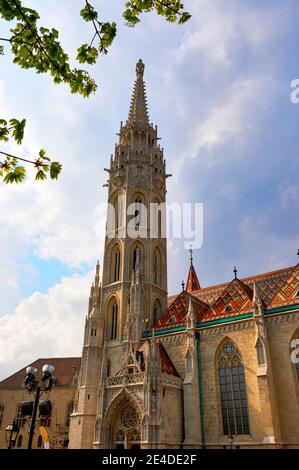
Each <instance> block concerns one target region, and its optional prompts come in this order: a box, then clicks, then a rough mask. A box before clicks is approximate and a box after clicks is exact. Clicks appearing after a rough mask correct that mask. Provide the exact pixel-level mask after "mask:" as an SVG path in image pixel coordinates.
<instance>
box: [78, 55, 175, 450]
mask: <svg viewBox="0 0 299 470" xmlns="http://www.w3.org/2000/svg"><path fill="white" fill-rule="evenodd" d="M143 74H144V64H143V62H142V60H141V59H140V60H139V61H138V63H137V64H136V80H135V82H134V88H133V95H132V99H131V106H130V110H129V115H128V119H127V121H126V123H125V124H124V125H123V123H121V125H120V130H119V134H118V136H119V140H118V143H117V144H116V145H115V150H114V155H111V159H110V167H109V168H108V169H105V170H106V171H107V172H108V175H109V177H108V181H107V184H106V185H105V186H107V187H108V211H107V225H106V238H105V249H104V261H103V276H102V285H101V286H100V284H99V266H98V265H97V272H96V280H95V283H94V286H93V287H92V292H91V297H90V305H89V312H88V315H87V318H86V324H85V335H84V347H83V353H82V366H81V374H80V385H79V389H78V397H77V401H76V405H75V409H74V412H73V414H72V418H71V428H70V447H72V448H91V447H93V446H95V447H101V446H104V445H106V446H110V445H111V444H110V443H109V439H110V438H109V436H108V435H107V432H108V431H107V429H103V426H104V424H103V420H104V414H105V406H106V401H107V393H106V388H105V387H106V385H107V377H113V376H115V375H116V376H117V375H120V374H122V373H123V372H124V371H125V372H126V373H127V372H128V366H130V367H131V369H132V370H133V371H134V372H137V373H138V372H141V371H142V367H145V361H146V357H145V356H146V355H144V354H143V353H142V352H139V353H138V352H137V349H138V348H139V347H140V345H141V340H142V332H143V331H144V330H145V329H148V328H149V327H150V326H151V325H153V324H154V323H155V322H156V321H157V320H158V319H159V317H160V315H161V314H162V312H164V311H165V309H166V306H167V261H166V238H165V236H164V238H163V237H162V236H161V235H162V233H161V232H162V230H163V229H164V228H165V218H166V216H165V211H164V210H163V203H165V196H166V185H165V182H166V178H167V176H168V175H167V174H166V168H165V160H164V156H163V149H161V148H160V145H159V144H158V140H159V137H158V134H157V126H155V127H154V126H153V124H151V123H150V122H149V116H148V109H147V100H146V92H145V83H144V80H143ZM153 203H154V205H153ZM151 207H152V208H151ZM138 354H139V356H138ZM150 355H151V354H149V356H150ZM138 358H139V359H138ZM138 360H139V362H138ZM141 362H142V364H141ZM126 367H127V368H126ZM116 382H117V380H116ZM142 393H143V392H142ZM146 393H148V392H146ZM141 401H142V400H141ZM138 413H139V414H140V419H141V415H142V412H141V410H139V412H138ZM139 424H140V423H139ZM138 432H139V431H138ZM104 434H105V436H106V437H103V436H104ZM110 440H111V439H110ZM139 440H140V438H139ZM104 441H105V442H106V444H104V443H103V442H104Z"/></svg>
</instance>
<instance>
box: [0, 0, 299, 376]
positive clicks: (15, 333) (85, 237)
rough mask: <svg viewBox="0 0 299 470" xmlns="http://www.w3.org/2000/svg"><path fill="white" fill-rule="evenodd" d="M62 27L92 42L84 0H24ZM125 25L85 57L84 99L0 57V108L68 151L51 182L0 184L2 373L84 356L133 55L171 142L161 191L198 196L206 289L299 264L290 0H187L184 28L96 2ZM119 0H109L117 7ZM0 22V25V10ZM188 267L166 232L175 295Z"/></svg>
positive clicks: (293, 9)
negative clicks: (131, 19) (124, 15)
mask: <svg viewBox="0 0 299 470" xmlns="http://www.w3.org/2000/svg"><path fill="white" fill-rule="evenodd" d="M24 3H26V4H28V5H32V7H33V8H34V7H36V8H38V9H39V10H40V12H41V24H43V25H47V26H53V27H56V28H57V29H59V30H60V31H61V40H62V43H63V45H64V46H65V49H66V50H67V51H68V52H70V53H72V54H73V56H74V52H75V50H76V48H77V47H78V46H79V45H80V44H81V43H83V42H88V40H89V38H90V37H91V30H90V28H89V26H88V25H87V24H84V23H83V22H81V19H80V17H79V14H78V12H79V10H80V8H81V4H82V2H81V1H78V0H64V1H60V2H56V4H55V8H54V7H53V2H51V1H50V0H44V1H43V2H42V4H41V2H38V1H37V0H32V1H26V2H24ZM94 3H95V5H97V6H98V9H99V11H100V12H101V15H102V17H103V18H105V19H108V20H113V19H116V20H117V21H118V22H119V30H118V36H117V38H116V40H115V43H114V45H113V46H112V48H111V50H110V51H109V54H108V55H107V56H105V57H103V58H101V60H100V61H99V63H98V64H97V65H96V66H95V67H92V68H90V72H91V74H92V75H93V77H94V78H95V79H96V81H97V83H98V86H99V88H98V91H97V93H96V94H95V95H94V96H93V97H91V98H90V99H88V100H86V99H83V98H82V97H80V96H74V95H71V94H70V93H69V92H68V89H67V87H66V86H64V85H61V86H54V84H53V83H52V82H51V79H50V77H48V76H36V75H35V74H34V73H33V72H31V71H27V70H21V69H19V68H18V67H17V66H15V65H13V64H12V62H11V56H10V53H9V50H8V49H7V48H6V49H5V55H4V56H1V57H0V70H1V74H0V107H1V116H4V117H7V118H9V117H19V118H23V117H26V118H27V129H26V136H25V139H24V144H23V145H22V146H21V147H20V148H18V149H15V148H14V147H11V146H9V145H7V146H6V148H7V149H9V151H17V152H18V153H19V154H22V155H24V156H26V155H30V154H32V153H34V152H36V151H38V150H39V148H41V147H44V148H45V149H46V150H47V152H48V154H49V155H50V156H51V157H52V158H54V159H56V160H59V161H61V162H62V163H63V165H64V171H63V175H62V176H61V178H60V179H59V181H57V182H46V183H36V182H34V181H33V178H32V177H31V175H29V178H28V180H27V181H26V182H25V183H24V184H22V185H21V186H18V187H7V186H3V185H2V186H0V208H1V211H0V243H1V254H0V342H1V344H0V354H2V359H1V360H0V362H1V364H0V376H1V377H3V376H5V375H6V374H7V373H10V372H13V371H14V370H15V369H16V368H18V367H21V366H22V365H24V364H25V363H26V362H30V361H31V360H34V359H36V358H37V357H42V356H50V355H53V356H59V355H77V354H80V351H81V346H82V326H83V321H84V316H85V314H86V307H87V299H88V290H89V286H90V281H91V276H92V271H93V269H94V265H95V262H96V259H97V258H100V259H102V250H103V236H104V230H103V228H104V215H105V214H104V213H103V211H102V210H100V206H99V204H101V203H104V202H105V201H106V189H105V188H103V187H102V185H103V183H104V182H105V179H106V175H105V172H104V171H103V168H104V167H107V165H108V162H109V156H110V154H111V153H112V152H113V149H114V143H115V142H116V139H117V136H116V135H115V134H116V132H118V129H119V124H120V121H121V120H125V119H126V117H127V113H128V108H129V102H130V97H131V91H132V84H133V80H134V75H135V72H134V71H135V63H136V61H137V60H138V59H139V58H140V57H141V58H142V59H143V61H144V62H145V65H146V69H145V80H146V85H147V95H148V102H149V113H150V118H151V120H152V121H153V122H154V123H155V124H157V125H158V129H159V135H160V137H161V138H162V140H161V144H162V145H163V146H164V149H165V158H166V160H167V170H168V172H169V173H172V174H173V177H172V178H170V179H168V194H167V195H168V201H169V202H177V201H180V202H189V201H192V202H203V204H204V243H203V246H202V248H201V249H200V250H196V251H195V253H194V259H195V265H196V268H197V272H198V276H199V279H200V282H201V284H202V286H207V285H211V284H214V283H219V282H224V281H226V280H230V279H231V278H232V276H233V273H232V270H233V266H234V265H236V266H237V267H238V270H239V276H240V277H242V276H247V275H253V274H256V273H260V272H264V271H268V270H273V269H276V268H281V267H285V266H287V265H292V264H295V263H296V260H297V259H296V251H297V248H298V247H299V236H298V232H299V230H298V228H299V217H298V212H299V183H298V150H299V136H298V127H299V126H298V124H299V104H297V105H295V104H293V103H291V101H290V93H291V88H290V83H291V81H292V80H293V79H295V78H299V65H298V60H297V57H298V43H299V31H298V24H297V21H298V14H299V3H298V1H297V0H279V1H275V0H272V1H271V2H269V1H262V0H261V1H257V0H256V1H252V0H250V1H249V0H247V1H245V0H227V1H226V2H225V9H224V8H223V0H189V1H186V2H185V5H186V8H187V9H189V10H190V11H191V13H192V14H193V17H192V19H191V21H190V22H189V23H188V24H186V25H184V26H176V25H172V24H167V23H166V22H165V21H163V20H162V19H160V18H157V17H156V16H155V15H154V14H150V15H143V18H142V23H141V24H140V25H138V26H137V27H136V28H133V29H132V28H127V27H125V26H124V25H123V21H122V19H121V11H122V5H123V3H124V2H123V1H121V0H115V1H114V2H113V3H112V2H109V1H108V0H101V1H100V0H97V1H95V2H94ZM111 3H112V6H111ZM0 25H1V26H0V28H1V35H2V36H3V35H4V34H5V32H6V31H7V28H8V27H7V24H6V23H5V22H3V21H2V20H0ZM187 270H188V252H187V251H186V250H184V249H183V240H170V241H169V245H168V274H169V292H170V293H174V292H176V291H178V290H179V289H180V286H181V280H182V279H183V278H185V277H186V274H187Z"/></svg>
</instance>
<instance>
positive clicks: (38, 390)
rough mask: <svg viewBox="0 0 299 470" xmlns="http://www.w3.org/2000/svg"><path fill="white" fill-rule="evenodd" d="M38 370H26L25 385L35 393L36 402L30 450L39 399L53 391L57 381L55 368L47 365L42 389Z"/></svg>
mask: <svg viewBox="0 0 299 470" xmlns="http://www.w3.org/2000/svg"><path fill="white" fill-rule="evenodd" d="M36 373H37V369H36V368H35V367H31V366H29V367H27V369H26V377H25V380H24V384H25V385H26V388H27V390H28V392H29V393H33V395H34V402H33V410H32V417H31V424H30V431H29V439H28V449H31V448H32V441H33V435H34V430H35V422H36V414H37V408H38V405H39V399H40V396H41V395H42V393H43V392H47V391H49V390H51V388H52V387H53V385H54V379H55V376H54V374H55V367H54V366H51V365H50V364H45V365H44V366H43V368H42V376H41V382H42V387H41V386H40V385H39V383H38V380H37V379H36ZM46 401H47V402H48V404H47V409H49V411H51V402H49V400H46Z"/></svg>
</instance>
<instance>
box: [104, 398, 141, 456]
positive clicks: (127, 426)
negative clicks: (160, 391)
mask: <svg viewBox="0 0 299 470" xmlns="http://www.w3.org/2000/svg"><path fill="white" fill-rule="evenodd" d="M109 427H110V429H111V432H110V439H109V441H110V442H109V448H112V449H140V440H141V414H140V412H139V410H138V407H137V406H136V405H135V403H134V402H133V401H132V400H125V401H124V402H123V401H121V402H120V403H119V404H118V405H117V406H116V408H115V409H114V412H113V415H112V417H111V420H110V426H109Z"/></svg>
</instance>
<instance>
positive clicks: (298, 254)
mask: <svg viewBox="0 0 299 470" xmlns="http://www.w3.org/2000/svg"><path fill="white" fill-rule="evenodd" d="M297 256H298V263H299V248H298V250H297Z"/></svg>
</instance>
